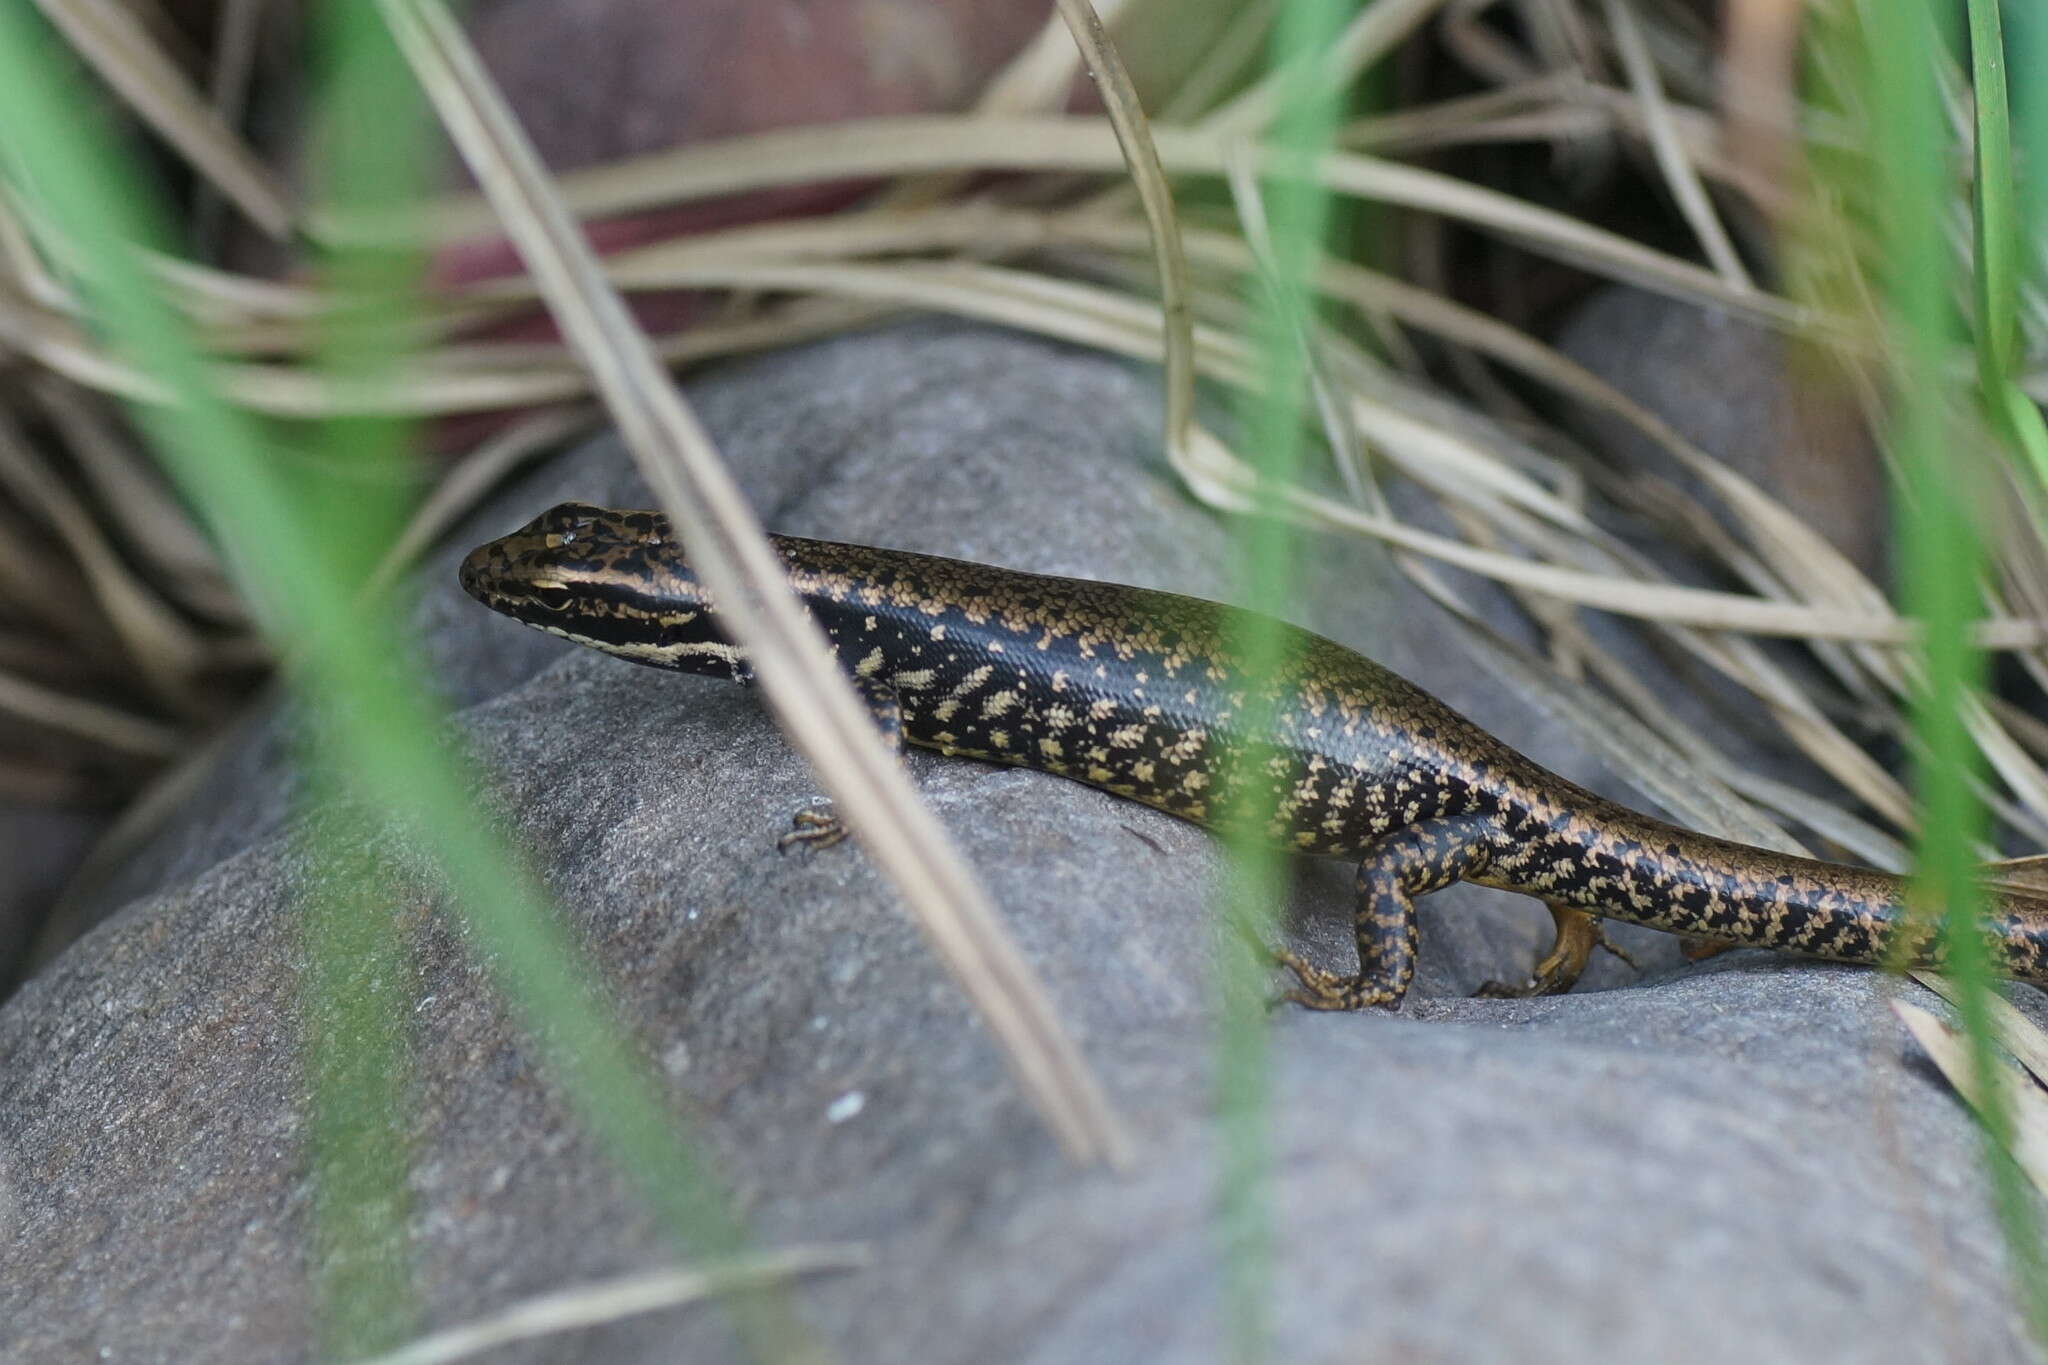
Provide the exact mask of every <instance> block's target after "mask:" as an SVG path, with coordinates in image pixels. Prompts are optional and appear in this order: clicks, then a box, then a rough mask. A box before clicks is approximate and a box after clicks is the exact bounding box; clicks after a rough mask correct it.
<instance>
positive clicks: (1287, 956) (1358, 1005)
mask: <svg viewBox="0 0 2048 1365" xmlns="http://www.w3.org/2000/svg"><path fill="white" fill-rule="evenodd" d="M1273 960H1274V961H1276V962H1278V963H1279V964H1280V965H1281V966H1283V967H1285V968H1286V969H1287V970H1288V971H1290V972H1292V973H1294V979H1295V980H1297V981H1299V982H1300V983H1301V985H1300V986H1298V987H1296V988H1295V989H1293V990H1289V991H1284V992H1282V993H1281V995H1280V999H1281V1000H1284V1001H1288V1002H1290V1003H1293V1004H1296V1005H1301V1006H1304V1007H1306V1008H1308V1009H1312V1010H1362V1009H1368V1008H1370V1007H1372V1006H1374V1005H1398V1004H1400V1003H1401V992H1400V991H1398V990H1396V989H1395V988H1394V987H1393V986H1391V985H1389V984H1387V983H1385V982H1378V981H1368V980H1366V979H1365V978H1364V977H1362V976H1345V975H1343V974H1341V973H1338V972H1330V971H1324V970H1323V969H1322V968H1321V967H1318V966H1316V965H1314V964H1313V963H1311V962H1309V961H1307V960H1306V959H1304V958H1302V957H1300V956H1297V955H1296V954H1294V953H1291V952H1289V951H1288V950H1287V949H1285V948H1282V949H1280V950H1278V951H1276V952H1275V953H1274V954H1273Z"/></svg>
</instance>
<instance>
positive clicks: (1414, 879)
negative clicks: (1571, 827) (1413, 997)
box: [1277, 815, 1496, 1010]
mask: <svg viewBox="0 0 2048 1365" xmlns="http://www.w3.org/2000/svg"><path fill="white" fill-rule="evenodd" d="M1495 837H1496V835H1495V831H1494V827H1493V825H1492V823H1491V822H1490V821H1488V820H1486V819H1485V818H1483V817H1480V816H1476V815H1464V816H1453V817H1450V818H1447V819H1442V820H1428V821H1424V822H1423V823H1421V824H1418V825H1413V826H1410V827H1409V828H1407V829H1404V830H1401V831H1399V832H1398V833H1395V834H1391V835H1388V836H1387V837H1386V838H1385V839H1383V840H1381V841H1380V842H1379V843H1378V844H1376V845H1374V847H1373V849H1372V851H1371V852H1369V853H1367V854H1366V856H1365V858H1364V860H1363V861H1362V862H1360V863H1359V865H1358V904H1357V908H1356V910H1355V911H1354V912H1353V926H1354V928H1355V930H1356V934H1357V940H1358V974H1357V975H1355V976H1344V975H1341V974H1340V973H1337V972H1328V971H1324V970H1323V969H1322V968H1320V967H1316V966H1312V965H1310V964H1309V963H1307V962H1305V961H1303V960H1302V959H1301V958H1300V957H1298V956H1296V955H1295V954H1294V953H1291V952H1287V951H1285V950H1283V951H1281V952H1280V953H1279V954H1277V957H1278V959H1279V962H1280V965H1281V966H1283V967H1285V968H1287V969H1288V970H1289V971H1291V972H1293V973H1294V975H1295V978H1296V979H1297V980H1298V981H1300V983H1301V985H1300V986H1299V987H1298V988H1297V989H1294V990H1290V991H1288V992H1287V993H1286V995H1285V996H1284V997H1283V998H1284V999H1287V1000H1292V1001H1293V1002H1295V1003H1296V1004H1298V1005H1306V1006H1308V1008H1310V1009H1312V1010H1356V1009H1364V1008H1365V1007H1366V1006H1368V1005H1398V1004H1400V1003H1401V997H1402V996H1404V995H1406V994H1407V993H1408V984H1409V982H1411V981H1413V980H1414V979H1415V937H1416V936H1415V900H1414V898H1415V897H1417V896H1425V895H1428V894H1429V893H1430V892H1432V891H1441V890H1442V889H1443V888H1445V887H1447V886H1449V885H1450V884H1451V883H1452V882H1455V881H1460V880H1462V879H1464V878H1467V877H1471V876H1473V875H1475V874H1477V873H1480V872H1483V871H1485V870H1486V865H1487V863H1488V862H1489V861H1491V859H1492V856H1493V840H1494V838H1495Z"/></svg>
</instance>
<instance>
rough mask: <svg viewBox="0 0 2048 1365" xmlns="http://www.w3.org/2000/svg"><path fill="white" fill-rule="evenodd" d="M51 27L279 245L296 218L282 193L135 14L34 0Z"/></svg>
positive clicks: (109, 0) (71, 0) (110, 1)
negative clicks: (277, 240)
mask: <svg viewBox="0 0 2048 1365" xmlns="http://www.w3.org/2000/svg"><path fill="white" fill-rule="evenodd" d="M37 3H38V5H39V6H40V8H41V9H42V11H43V13H44V14H45V15H47V16H48V17H49V20H50V22H51V23H52V24H53V25H55V26H56V28H57V29H58V30H59V31H60V32H62V33H63V35H64V36H65V38H66V39H67V40H69V42H70V43H71V46H72V48H73V49H74V50H75V51H77V53H78V54H79V56H81V57H83V58H84V59H85V60H86V62H87V63H89V64H90V65H91V66H92V68H93V69H94V70H95V71H97V72H98V73H99V74H100V76H101V77H102V78H103V79H104V80H105V81H106V82H107V84H108V85H111V86H112V87H113V88H114V89H115V90H117V91H119V92H120V93H121V97H122V98H123V99H125V100H127V101H128V103H129V105H130V106H131V107H133V108H134V110H135V112H136V113H137V114H138V115H139V116H140V117H141V118H142V121H143V122H144V123H147V124H148V125H149V126H150V127H151V128H153V129H155V130H156V132H157V134H158V135H159V136H161V137H162V138H163V139H164V141H166V142H168V143H170V144H171V145H172V146H173V147H175V148H177V149H178V151H179V152H181V153H182V154H183V155H184V156H185V158H186V159H187V160H188V161H190V162H191V163H192V165H193V168H194V169H195V170H197V171H198V172H199V174H200V175H201V176H202V177H204V178H205V179H206V181H207V182H208V183H210V184H211V185H213V186H214V188H216V189H217V190H219V191H220V193H221V194H222V195H223V196H225V197H226V198H227V199H228V200H229V201H230V202H231V203H233V204H234V205H235V206H236V207H237V208H239V209H240V210H241V211H242V213H243V215H244V216H245V217H247V218H248V219H249V221H250V222H252V223H254V224H255V225H256V226H257V227H259V228H261V229H262V230H263V231H264V232H266V233H268V234H269V235H270V236H272V237H275V238H280V239H282V238H284V237H286V236H288V235H289V234H290V233H291V231H292V228H293V218H294V213H293V210H292V208H291V205H290V202H289V201H288V199H287V198H286V195H285V192H284V188H283V186H282V185H280V184H279V183H278V181H277V179H276V177H274V176H273V175H272V174H271V172H270V169H269V168H268V167H267V166H265V165H264V164H263V162H262V161H261V160H259V159H258V158H257V156H256V154H255V153H254V152H252V151H251V150H249V148H248V146H247V145H245V144H244V143H243V142H242V140H241V139H240V138H239V137H237V136H236V135H235V133H234V131H233V129H231V128H229V127H228V125H227V124H226V123H225V122H223V121H222V119H221V116H220V114H219V112H218V111H217V110H215V109H214V107H213V106H212V105H211V104H210V103H209V102H208V100H207V97H206V96H205V95H204V94H202V93H201V92H200V91H199V90H198V89H197V88H196V87H195V86H194V85H193V84H192V82H191V81H190V80H188V79H187V78H186V76H185V72H184V69H183V68H182V67H181V66H180V65H179V64H178V63H177V62H176V61H175V60H173V59H172V58H171V57H170V56H169V55H168V54H167V53H165V52H164V50H163V48H162V47H161V46H160V45H159V43H158V42H157V39H156V37H155V35H154V34H152V33H151V32H150V30H149V28H148V26H147V25H145V24H144V23H143V22H142V21H141V19H140V18H139V17H138V15H137V14H136V12H135V11H134V10H133V9H131V8H130V7H128V6H126V5H123V4H119V3H117V0H37Z"/></svg>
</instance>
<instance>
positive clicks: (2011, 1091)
mask: <svg viewBox="0 0 2048 1365" xmlns="http://www.w3.org/2000/svg"><path fill="white" fill-rule="evenodd" d="M1915 975H1916V976H1917V975H1918V973H1915ZM1945 993H1946V992H1944V994H1945ZM2000 1003H2003V1002H2000ZM2008 1008H2010V1006H2008ZM1892 1009H1893V1011H1894V1012H1895V1013H1897V1015H1898V1016H1899V1020H1900V1022H1902V1023H1904V1024H1905V1026H1906V1031H1907V1032H1909V1033H1911V1034H1912V1035H1913V1041H1915V1042H1917V1043H1918V1044H1920V1047H1921V1049H1922V1050H1923V1051H1924V1052H1926V1053H1927V1055H1928V1057H1929V1058H1930V1059H1932V1061H1933V1062H1934V1064H1935V1066H1937V1067H1939V1068H1940V1069H1941V1074H1942V1075H1944V1076H1946V1077H1947V1078H1948V1083H1949V1084H1950V1085H1952V1086H1954V1087H1955V1088H1956V1093H1957V1094H1959V1095H1961V1096H1962V1097H1963V1100H1964V1102H1965V1103H1967V1104H1968V1105H1969V1106H1970V1107H1971V1108H1972V1109H1975V1110H1978V1111H1979V1112H1982V1110H1983V1109H1984V1105H1985V1098H1986V1097H1985V1095H1984V1092H1983V1089H1982V1087H1981V1086H1980V1084H1979V1077H1978V1075H1977V1068H1976V1067H1975V1066H1974V1065H1972V1064H1971V1060H1970V1049H1969V1045H1968V1044H1967V1043H1966V1042H1965V1041H1964V1040H1963V1038H1962V1036H1961V1035H1960V1034H1958V1033H1957V1032H1956V1031H1955V1030H1954V1029H1952V1028H1950V1027H1949V1026H1948V1025H1947V1024H1945V1023H1943V1022H1942V1021H1941V1020H1940V1019H1938V1018H1936V1017H1935V1015H1934V1013H1933V1011H1931V1010H1926V1009H1922V1008H1921V1007H1920V1006H1918V1005H1913V1004H1908V1003H1907V1002H1906V1001H1904V1000H1894V1001H1892ZM1992 1084H1994V1085H1995V1086H1997V1087H1998V1088H1999V1089H2000V1090H2001V1091H2002V1092H2003V1094H2002V1096H2001V1099H2000V1103H2001V1104H2002V1105H2003V1106H2004V1108H2005V1109H2006V1112H2007V1113H2009V1114H2011V1115H2012V1119H2013V1145H2012V1157H2013V1160H2014V1161H2016V1162H2018V1163H2019V1167H2020V1169H2021V1170H2023V1171H2025V1172H2026V1173H2027V1179H2029V1180H2031V1181H2033V1182H2034V1188H2035V1189H2038V1190H2040V1191H2041V1192H2042V1193H2044V1194H2048V1095H2043V1094H2042V1093H2041V1090H2040V1087H2039V1086H2037V1085H2024V1084H2021V1083H2020V1077H2019V1075H2018V1074H2017V1073H2015V1072H2014V1071H2013V1070H2012V1069H2011V1068H2010V1067H2009V1066H2006V1065H2004V1064H2000V1065H1999V1067H1998V1068H1997V1070H1996V1072H1995V1073H1994V1076H1993V1078H1992Z"/></svg>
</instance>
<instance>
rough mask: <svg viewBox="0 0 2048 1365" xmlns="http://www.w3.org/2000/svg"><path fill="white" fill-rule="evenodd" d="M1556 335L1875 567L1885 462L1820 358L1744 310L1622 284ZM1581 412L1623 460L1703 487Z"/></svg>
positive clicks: (1651, 448) (1618, 424) (1627, 435)
mask: <svg viewBox="0 0 2048 1365" xmlns="http://www.w3.org/2000/svg"><path fill="white" fill-rule="evenodd" d="M1557 344H1558V346H1559V348H1560V349H1561V350H1563V351H1564V353H1565V354H1566V355H1568V356H1570V357H1571V358H1572V359H1574V360H1576V361H1578V362H1579V363H1580V364H1582V365H1584V366H1586V367H1587V368H1588V369H1590V370H1592V371H1593V372H1594V373H1596V374H1598V375H1600V376H1601V377H1602V378H1604V379H1606V380H1607V381H1608V382H1609V383H1611V384H1613V385H1615V386H1616V387H1617V388H1619V389H1621V390H1622V391H1624V392H1625V393H1628V394H1630V395H1631V396H1632V397H1634V398H1635V400H1636V401H1637V402H1639V403H1642V404H1643V405H1644V406H1646V407H1648V408H1650V409H1651V410H1653V411H1654V412H1656V413H1657V414H1658V416H1660V417H1662V418H1664V420H1665V421H1667V422H1669V423H1671V425H1672V426H1674V427H1675V428H1677V429H1678V430H1679V431H1680V432H1682V433H1684V434H1685V436H1686V437H1688V438H1689V439H1690V440H1692V441H1693V442H1695V443H1696V444H1697V445H1698V446H1699V447H1700V448H1701V449H1703V450H1705V451H1707V452H1708V453H1709V454H1711V455H1713V456H1714V457H1715V458H1717V459H1719V460H1722V461H1723V462H1725V463H1726V464H1727V465H1728V466H1729V468H1731V469H1733V470H1735V471H1736V472H1737V473H1739V474H1742V475H1744V476H1746V477H1747V478H1749V479H1750V480H1752V481H1753V482H1755V483H1757V484H1758V485H1760V486H1761V487H1762V488H1763V489H1764V490H1765V491H1766V492H1768V493H1770V494H1772V495H1773V496H1774V497H1776V498H1777V499H1778V500H1779V501H1780V502H1782V503H1784V504H1785V505H1786V506H1787V507H1789V508H1791V509H1792V510H1793V511H1794V512H1796V513H1798V514H1799V517H1800V519H1801V520H1802V521H1804V522H1805V523H1806V524H1807V525H1809V526H1813V527H1817V528H1818V529H1819V530H1820V531H1821V533H1822V534H1823V535H1825V536H1826V537H1827V538H1828V540H1829V541H1830V542H1831V543H1832V544H1833V545H1834V546H1835V548H1836V549H1838V550H1841V551H1842V552H1843V553H1845V554H1847V555H1848V556H1849V557H1850V558H1851V559H1852V560H1854V561H1855V562H1856V563H1857V565H1858V566H1860V567H1861V568H1862V569H1863V571H1864V572H1865V573H1867V574H1873V575H1879V574H1881V573H1882V572H1883V567H1884V558H1885V549H1886V545H1887V535H1886V532H1887V530H1888V528H1889V527H1890V525H1891V514H1890V511H1889V510H1888V508H1887V505H1886V499H1885V486H1886V485H1885V475H1884V466H1883V464H1882V463H1881V461H1880V460H1879V458H1878V451H1877V446H1876V445H1875V443H1873V442H1872V441H1871V439H1870V433H1869V430H1868V429H1867V428H1866V427H1865V426H1864V424H1863V421H1862V419H1861V417H1860V416H1859V415H1858V412H1857V409H1856V405H1855V403H1854V402H1853V401H1852V400H1851V398H1850V396H1849V394H1848V392H1847V391H1846V389H1845V387H1844V386H1842V385H1840V384H1834V383H1831V377H1830V373H1829V370H1828V368H1827V365H1826V363H1825V362H1824V360H1823V358H1822V357H1820V356H1818V355H1807V356H1801V355H1799V354H1798V353H1797V351H1796V350H1795V349H1794V348H1793V347H1792V346H1790V345H1789V344H1788V343H1787V342H1786V340H1785V338H1784V337H1783V336H1781V335H1779V334H1777V333H1775V332H1772V331H1771V330H1770V329H1768V328H1765V327H1761V326H1758V325H1757V324H1756V323H1753V322H1750V321H1748V320H1746V319H1744V318H1740V317H1735V316H1732V315H1730V314H1728V313H1724V312H1721V311H1719V310H1718V309H1713V308H1703V307H1701V306H1700V305H1698V304H1693V303H1687V302H1684V301H1683V300H1679V299H1672V298H1667V297H1665V296H1664V295H1661V294H1653V293H1651V292H1649V291H1648V290H1644V289H1637V288H1635V287H1633V286H1630V285H1610V286H1608V287H1607V288H1605V289H1601V290H1599V291H1598V292H1596V293H1595V294H1594V295H1593V296H1592V297H1591V298H1590V299H1588V300H1587V302H1586V303H1585V304H1583V305H1582V306H1581V307H1580V308H1579V309H1578V310H1577V311H1576V312H1574V313H1573V314H1572V316H1571V319H1570V320H1569V321H1568V322H1567V323H1566V324H1565V326H1564V329H1563V331H1562V333H1561V334H1560V335H1559V337H1558V341H1557ZM1584 421H1585V425H1586V426H1587V427H1588V429H1589V430H1590V431H1591V432H1592V433H1593V434H1594V435H1595V437H1596V438H1597V439H1598V441H1599V443H1600V445H1601V446H1602V447H1603V448H1605V449H1606V450H1608V451H1610V452H1611V453H1612V454H1613V455H1614V456H1615V458H1616V460H1617V461H1618V462H1619V463H1620V464H1621V465H1622V466H1623V467H1624V468H1629V469H1645V468H1647V469H1649V470H1652V471H1654V472H1656V473H1659V474H1661V475H1663V476H1664V477H1666V478H1668V479H1671V480H1673V481H1674V482H1676V483H1677V484H1678V485H1679V486H1680V487H1682V488H1686V489H1690V490H1693V491H1694V492H1695V493H1699V494H1701V495H1702V496H1705V494H1704V490H1703V489H1702V488H1701V485H1700V484H1699V483H1698V481H1697V480H1696V478H1695V476H1694V475H1693V474H1691V473H1690V472H1689V471H1687V470H1685V469H1683V468H1681V467H1680V466H1679V465H1678V463H1677V462H1676V461H1674V460H1673V459H1672V458H1671V457H1670V456H1669V455H1667V454H1666V453H1665V452H1664V450H1663V448H1662V447H1660V446H1659V445H1658V444H1657V443H1656V442H1654V441H1652V440H1650V439H1649V438H1648V437H1646V436H1644V435H1643V434H1642V433H1641V432H1639V431H1637V430H1636V429H1635V428H1634V427H1632V426H1630V425H1629V424H1628V423H1626V422H1623V421H1621V420H1620V419H1618V418H1615V417H1612V416H1609V415H1605V414H1596V413H1587V414H1584ZM1709 505H1712V502H1711V499H1709Z"/></svg>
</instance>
